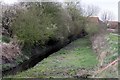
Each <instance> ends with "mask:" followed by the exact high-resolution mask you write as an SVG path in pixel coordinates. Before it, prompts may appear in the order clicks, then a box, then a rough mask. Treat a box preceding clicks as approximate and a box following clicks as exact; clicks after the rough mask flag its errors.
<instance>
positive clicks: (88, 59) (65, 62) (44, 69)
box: [8, 37, 98, 78]
mask: <svg viewBox="0 0 120 80" xmlns="http://www.w3.org/2000/svg"><path fill="white" fill-rule="evenodd" d="M97 63H98V60H97V58H96V54H95V53H94V52H93V50H92V48H91V42H90V41H89V39H88V38H87V37H85V38H81V39H78V40H76V41H74V42H72V43H70V44H69V45H68V46H66V47H65V48H63V49H61V50H60V51H58V52H56V53H54V54H52V55H50V56H49V57H48V58H45V59H44V60H43V61H41V62H39V63H38V64H37V65H36V66H34V67H33V68H31V69H29V70H27V71H23V72H21V73H18V74H17V75H14V76H8V77H12V78H13V77H15V78H18V77H22V78H27V77H32V78H50V77H52V78H65V77H71V76H74V75H76V74H79V73H80V72H81V70H86V71H87V72H86V73H89V72H90V71H93V70H94V67H95V66H96V65H97Z"/></svg>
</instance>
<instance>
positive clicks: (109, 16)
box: [101, 11, 114, 22]
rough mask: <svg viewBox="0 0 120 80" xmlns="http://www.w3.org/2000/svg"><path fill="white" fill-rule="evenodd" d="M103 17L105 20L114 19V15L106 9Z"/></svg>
mask: <svg viewBox="0 0 120 80" xmlns="http://www.w3.org/2000/svg"><path fill="white" fill-rule="evenodd" d="M101 19H102V21H103V22H107V21H110V20H112V19H114V15H113V13H112V12H110V11H104V12H103V13H102V14H101Z"/></svg>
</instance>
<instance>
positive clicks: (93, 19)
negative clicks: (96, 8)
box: [88, 17, 100, 23]
mask: <svg viewBox="0 0 120 80" xmlns="http://www.w3.org/2000/svg"><path fill="white" fill-rule="evenodd" d="M88 21H90V22H92V23H99V22H100V20H99V18H98V17H89V18H88Z"/></svg>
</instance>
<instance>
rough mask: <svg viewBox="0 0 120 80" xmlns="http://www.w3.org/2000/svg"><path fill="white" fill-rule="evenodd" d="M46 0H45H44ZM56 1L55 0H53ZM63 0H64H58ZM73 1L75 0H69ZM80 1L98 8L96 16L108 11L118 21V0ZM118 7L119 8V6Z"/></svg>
mask: <svg viewBox="0 0 120 80" xmlns="http://www.w3.org/2000/svg"><path fill="white" fill-rule="evenodd" d="M0 1H3V2H4V3H6V4H13V3H14V2H17V0H0ZM28 1H34V0H28ZM46 1H47V0H46ZM53 1H56V0H53ZM59 1H64V0H59ZM65 1H70V0H65ZM71 1H75V0H71ZM78 1H80V2H81V4H82V5H83V6H84V5H94V6H97V7H99V8H100V11H99V14H98V16H99V17H100V16H101V13H102V12H104V11H110V12H112V13H113V16H114V19H113V20H116V21H118V2H119V1H120V0H78ZM119 9H120V8H119Z"/></svg>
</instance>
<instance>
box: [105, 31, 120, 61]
mask: <svg viewBox="0 0 120 80" xmlns="http://www.w3.org/2000/svg"><path fill="white" fill-rule="evenodd" d="M119 37H120V36H118V35H117V34H116V35H115V34H114V33H110V34H108V35H107V41H108V44H109V48H108V49H109V51H110V52H111V54H109V55H108V56H107V57H106V60H105V61H106V62H108V63H109V62H111V61H113V60H115V59H116V58H117V56H118V53H119V52H118V38H119Z"/></svg>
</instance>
